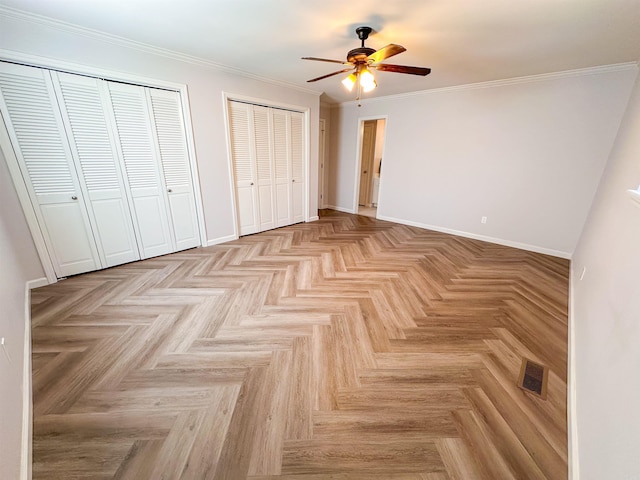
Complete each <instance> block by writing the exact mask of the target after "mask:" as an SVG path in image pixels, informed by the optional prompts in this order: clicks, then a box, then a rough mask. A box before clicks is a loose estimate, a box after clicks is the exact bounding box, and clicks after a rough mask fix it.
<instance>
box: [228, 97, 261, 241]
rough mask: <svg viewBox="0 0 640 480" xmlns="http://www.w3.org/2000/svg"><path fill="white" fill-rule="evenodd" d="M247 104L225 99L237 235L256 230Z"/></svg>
mask: <svg viewBox="0 0 640 480" xmlns="http://www.w3.org/2000/svg"><path fill="white" fill-rule="evenodd" d="M250 114H251V105H247V104H245V103H240V102H229V126H230V130H231V131H230V135H231V139H230V142H231V159H232V163H233V173H234V177H235V187H236V199H237V209H238V226H239V230H240V235H249V234H251V233H256V232H258V231H259V217H258V208H259V207H258V196H257V195H256V192H257V186H256V185H255V165H254V164H255V162H254V159H253V146H252V145H253V128H252V122H250V121H249V119H250V118H251V115H250Z"/></svg>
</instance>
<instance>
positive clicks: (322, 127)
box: [318, 118, 327, 209]
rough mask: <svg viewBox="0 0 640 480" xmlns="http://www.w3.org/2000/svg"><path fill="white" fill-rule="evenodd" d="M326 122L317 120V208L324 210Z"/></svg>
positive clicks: (322, 119)
mask: <svg viewBox="0 0 640 480" xmlns="http://www.w3.org/2000/svg"><path fill="white" fill-rule="evenodd" d="M326 139H327V120H326V119H324V118H320V119H319V120H318V143H319V144H318V197H322V198H318V208H319V209H322V208H325V207H324V206H325V204H326V197H327V195H326V193H327V192H326V190H327V175H326V172H327V162H326V160H325V159H326V157H327V151H326V150H327V140H326Z"/></svg>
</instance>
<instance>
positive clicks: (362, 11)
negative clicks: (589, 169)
mask: <svg viewBox="0 0 640 480" xmlns="http://www.w3.org/2000/svg"><path fill="white" fill-rule="evenodd" d="M0 5H6V6H8V7H12V8H17V9H20V10H23V11H27V12H32V13H36V14H39V15H44V16H47V17H50V18H54V19H58V20H62V21H64V22H68V23H72V24H76V25H80V26H83V27H87V28H91V29H95V30H99V31H101V32H106V33H109V34H112V35H117V36H121V37H124V38H127V39H131V40H135V41H138V42H143V43H146V44H150V45H153V46H156V47H161V48H165V49H169V50H173V51H176V52H181V53H185V54H189V55H192V56H196V57H201V58H203V59H206V60H208V61H211V62H215V63H218V64H222V65H226V66H229V67H233V68H236V69H240V70H242V71H245V72H248V73H251V74H254V75H259V76H262V77H266V78H269V79H273V80H278V81H285V82H289V83H294V84H297V85H299V86H303V87H308V88H311V89H313V90H317V91H322V92H324V93H325V95H324V96H323V97H322V99H323V100H325V101H328V102H343V101H349V100H353V96H354V95H353V94H349V93H348V92H345V91H344V89H343V87H342V85H341V84H340V80H341V79H342V77H343V76H346V74H345V75H339V76H336V77H331V78H328V79H325V80H321V81H319V82H315V83H310V84H309V83H306V80H307V79H310V78H314V77H317V76H320V75H323V74H326V73H330V72H332V71H336V70H339V69H340V65H337V64H331V63H323V62H311V61H305V60H301V59H300V57H302V56H316V57H324V58H332V59H338V60H342V59H345V56H346V53H347V51H348V50H350V49H352V48H356V47H358V46H359V45H360V44H359V40H358V39H357V36H356V34H355V28H356V27H357V26H360V25H369V26H371V27H373V29H374V33H373V34H372V35H371V37H370V38H369V40H368V41H367V46H369V47H372V48H375V49H379V48H381V47H383V46H384V45H387V44H389V43H398V44H400V45H403V46H404V47H406V49H407V51H406V52H404V53H402V54H400V55H398V56H396V57H393V58H392V59H389V60H387V62H388V63H396V64H404V65H415V66H426V67H431V68H432V69H433V71H432V73H431V75H428V76H427V77H416V76H413V75H401V74H397V73H389V72H376V73H375V75H376V78H377V79H378V85H379V86H378V88H377V89H376V90H375V91H374V92H372V93H371V94H365V96H369V97H370V96H382V95H391V94H396V93H404V92H410V91H417V90H426V89H432V88H440V87H447V86H454V85H464V84H470V83H476V82H484V81H489V80H500V79H506V78H514V77H521V76H527V75H534V74H541V73H550V72H557V71H563V70H573V69H579V68H585V67H594V66H600V65H609V64H615V63H623V62H636V61H638V60H639V59H640V0H515V1H514V0H414V1H408V0H385V1H381V0H351V1H345V0H323V1H315V0H313V1H302V0H179V1H178V0H0Z"/></svg>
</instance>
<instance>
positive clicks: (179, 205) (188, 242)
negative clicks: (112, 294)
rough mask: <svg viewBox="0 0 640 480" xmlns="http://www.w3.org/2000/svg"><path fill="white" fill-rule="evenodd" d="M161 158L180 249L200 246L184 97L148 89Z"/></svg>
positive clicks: (174, 233)
mask: <svg viewBox="0 0 640 480" xmlns="http://www.w3.org/2000/svg"><path fill="white" fill-rule="evenodd" d="M147 94H148V96H149V103H150V105H151V115H152V118H153V122H152V125H153V132H154V137H155V140H156V146H157V155H158V157H159V158H160V161H161V163H162V171H163V174H164V175H163V176H164V181H165V185H164V186H165V189H166V192H167V197H168V200H169V212H170V213H171V222H172V224H173V235H174V241H175V246H176V250H185V249H187V248H192V247H197V246H199V245H200V233H199V230H198V218H197V214H196V207H195V205H196V200H195V195H194V191H193V182H192V180H191V166H190V164H189V154H188V151H187V144H186V135H185V130H184V121H183V117H182V111H181V109H180V94H179V93H178V92H170V91H166V90H158V89H154V88H149V89H147Z"/></svg>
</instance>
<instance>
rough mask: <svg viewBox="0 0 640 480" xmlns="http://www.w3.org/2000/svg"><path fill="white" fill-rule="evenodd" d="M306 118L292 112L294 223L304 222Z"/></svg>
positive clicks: (292, 203)
mask: <svg viewBox="0 0 640 480" xmlns="http://www.w3.org/2000/svg"><path fill="white" fill-rule="evenodd" d="M303 126H304V116H303V114H302V113H299V112H291V177H292V178H291V184H292V186H293V189H292V190H293V191H292V200H291V206H292V210H293V215H292V223H298V222H304V151H305V148H304V128H303Z"/></svg>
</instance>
